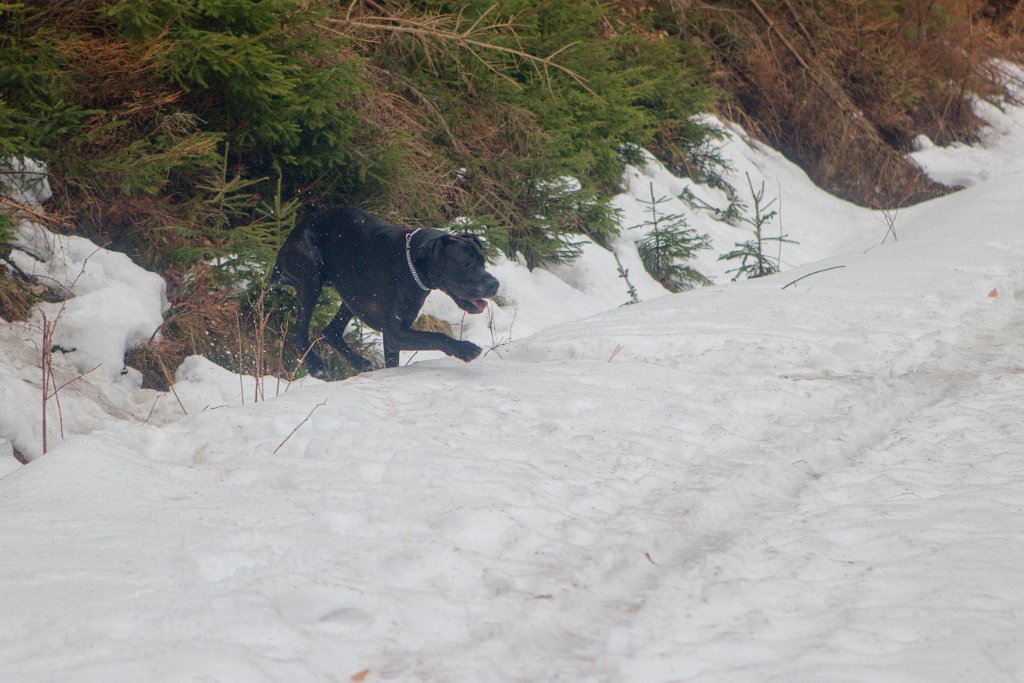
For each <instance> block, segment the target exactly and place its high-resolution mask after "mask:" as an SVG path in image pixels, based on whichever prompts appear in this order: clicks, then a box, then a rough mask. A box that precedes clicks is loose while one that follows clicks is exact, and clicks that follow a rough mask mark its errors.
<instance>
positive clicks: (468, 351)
mask: <svg viewBox="0 0 1024 683" xmlns="http://www.w3.org/2000/svg"><path fill="white" fill-rule="evenodd" d="M482 350H483V349H481V348H480V347H479V346H477V345H476V344H474V343H473V342H468V341H460V342H457V343H456V345H455V353H453V354H452V355H453V356H455V357H456V358H458V359H459V360H464V361H466V362H467V363H468V362H469V361H471V360H473V359H474V358H476V357H477V356H479V355H480V352H481V351H482Z"/></svg>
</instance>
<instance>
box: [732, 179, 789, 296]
mask: <svg viewBox="0 0 1024 683" xmlns="http://www.w3.org/2000/svg"><path fill="white" fill-rule="evenodd" d="M747 185H748V186H749V187H750V195H751V197H752V198H753V201H754V215H753V216H743V217H742V218H741V219H740V220H742V221H743V222H744V223H747V224H749V225H750V226H752V227H753V228H754V238H753V239H752V240H747V241H746V242H737V243H735V244H734V245H733V246H735V247H736V249H734V250H732V251H730V252H728V253H726V254H722V255H721V256H719V257H718V260H719V261H733V260H735V259H740V265H739V266H738V267H737V268H734V269H732V270H728V271H726V272H727V273H735V275H734V276H733V278H732V280H733V282H735V281H736V280H738V279H739V278H740V276H746V277H747V279H753V278H756V277H764V276H765V275H771V274H772V273H777V272H778V271H779V260H780V259H781V257H782V244H783V242H788V243H789V244H796V243H797V242H796V241H795V240H791V239H788V238H787V237H786V235H784V234H782V233H781V231H780V233H779V236H778V237H767V236H765V234H764V233H765V228H766V227H767V226H768V224H769V223H771V222H772V221H773V220H774V219H775V218H776V217H777V216H778V215H779V212H778V211H776V210H775V209H773V208H772V206H773V205H775V203H776V202H777V201H778V198H777V197H776V198H773V199H771V200H770V201H768V202H765V198H764V181H762V182H761V189H759V190H757V191H754V183H753V181H751V180H750V174H749V173H748V174H747ZM769 242H774V243H776V244H778V245H779V254H778V256H772V255H770V254H768V253H766V251H765V248H766V246H767V244H768V243H769Z"/></svg>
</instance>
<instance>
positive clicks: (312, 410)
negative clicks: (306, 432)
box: [274, 399, 327, 455]
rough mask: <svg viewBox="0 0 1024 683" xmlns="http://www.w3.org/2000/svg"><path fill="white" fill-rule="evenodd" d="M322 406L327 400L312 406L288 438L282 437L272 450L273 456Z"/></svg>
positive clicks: (289, 433)
mask: <svg viewBox="0 0 1024 683" xmlns="http://www.w3.org/2000/svg"><path fill="white" fill-rule="evenodd" d="M324 405H327V399H324V400H323V401H320V403H317V404H316V405H315V406H313V408H312V409H311V410H310V411H309V414H308V415H306V417H304V418H302V422H300V423H299V424H297V425H295V429H293V430H292V431H290V432H288V436H286V437H284V441H282V442H281V443H279V444H277V448H275V449H274V454H275V455H276V454H277V452H278V451H279V450H281V446H283V445H285V444H286V443H288V439H290V438H292V435H293V434H295V432H297V431H299V427H301V426H302V425H304V424H306V423H307V422H308V421H309V418H311V417H313V413H315V412H316V409H317V408H319V407H320V406H324Z"/></svg>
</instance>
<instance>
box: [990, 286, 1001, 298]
mask: <svg viewBox="0 0 1024 683" xmlns="http://www.w3.org/2000/svg"><path fill="white" fill-rule="evenodd" d="M997 296H999V290H998V289H996V288H995V287H993V288H992V291H991V292H989V293H988V298H989V299H995V298H996V297H997Z"/></svg>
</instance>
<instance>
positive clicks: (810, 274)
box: [782, 266, 846, 289]
mask: <svg viewBox="0 0 1024 683" xmlns="http://www.w3.org/2000/svg"><path fill="white" fill-rule="evenodd" d="M845 267H846V266H832V267H831V268H822V269H821V270H816V271H814V272H813V273H807V275H801V276H800V277H798V278H797V279H795V280H793V281H792V282H789V283H787V284H784V285H782V288H783V289H785V288H786V287H789V286H790V285H795V284H796V283H798V282H800V281H801V280H803V279H805V278H809V277H810V276H812V275H817V274H818V273H827V272H828V271H830V270H838V269H839V268H845Z"/></svg>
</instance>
